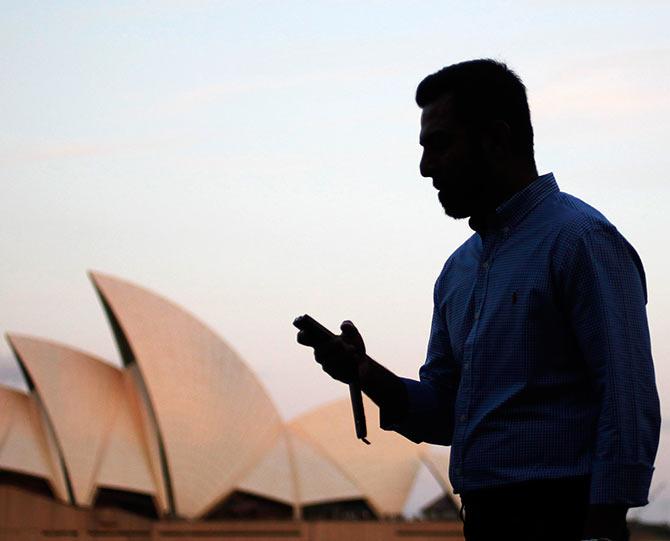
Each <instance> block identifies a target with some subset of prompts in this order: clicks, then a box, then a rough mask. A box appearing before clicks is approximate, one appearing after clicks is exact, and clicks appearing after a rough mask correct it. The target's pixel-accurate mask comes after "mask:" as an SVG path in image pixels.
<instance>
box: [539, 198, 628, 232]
mask: <svg viewBox="0 0 670 541" xmlns="http://www.w3.org/2000/svg"><path fill="white" fill-rule="evenodd" d="M546 207H547V208H546V209H543V210H544V211H545V212H544V216H545V217H546V218H547V219H548V220H550V221H551V223H552V224H553V225H554V227H555V228H556V230H557V231H558V232H561V233H563V236H564V237H567V238H575V237H580V236H582V235H584V234H586V233H588V232H590V231H594V230H597V229H616V228H615V227H614V225H613V224H612V222H610V221H609V220H608V219H607V217H606V216H605V215H604V214H603V213H602V212H600V211H599V210H598V209H596V208H595V207H593V206H591V205H590V204H588V203H587V202H585V201H583V200H582V199H580V198H578V197H575V196H574V195H571V194H569V193H566V192H559V193H557V194H556V197H554V198H551V199H550V200H549V201H547V205H546Z"/></svg>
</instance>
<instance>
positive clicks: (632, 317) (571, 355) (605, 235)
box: [298, 60, 660, 541]
mask: <svg viewBox="0 0 670 541" xmlns="http://www.w3.org/2000/svg"><path fill="white" fill-rule="evenodd" d="M416 101H417V103H418V105H419V106H420V107H421V109H422V114H421V134H420V144H421V146H422V147H423V156H422V158H421V174H422V176H424V177H428V178H431V179H432V182H433V186H434V187H435V188H436V189H437V190H438V197H439V200H440V203H441V204H442V206H443V207H444V210H445V212H446V213H447V214H448V215H449V216H451V217H453V218H457V219H458V218H466V217H469V218H470V219H469V225H470V227H471V228H472V229H473V230H474V231H475V233H474V234H473V235H472V236H471V237H470V238H469V239H468V240H467V241H465V243H464V244H463V245H461V246H460V247H459V248H458V249H457V250H456V251H455V252H454V253H453V254H452V255H451V256H450V257H449V259H447V261H446V263H445V265H444V268H443V270H442V272H441V273H440V275H439V277H438V279H437V282H436V284H435V290H434V312H433V320H432V328H431V334H430V339H429V344H428V353H427V359H426V361H425V363H424V364H423V366H422V367H421V369H420V371H419V376H420V380H419V381H416V380H411V379H406V378H400V377H398V376H396V375H395V374H393V373H391V372H390V371H389V370H387V369H386V368H384V367H383V366H381V365H380V364H378V363H377V362H375V361H374V360H372V359H371V358H370V357H369V356H367V355H366V353H365V346H364V343H363V339H362V338H361V336H360V334H359V333H358V331H357V330H356V328H355V327H354V325H353V324H352V323H351V322H349V321H345V322H344V323H343V324H342V326H341V330H342V334H341V335H340V336H339V337H337V338H336V339H334V340H333V341H332V342H331V343H329V344H326V345H323V346H316V347H315V346H313V344H314V342H313V340H312V339H311V338H312V337H310V335H309V333H305V331H301V332H300V333H299V334H298V341H299V342H300V343H302V344H305V345H312V346H313V347H315V351H314V354H315V358H316V360H317V362H319V363H320V364H321V365H322V366H323V369H324V370H325V371H326V372H327V373H329V374H330V375H331V376H332V377H334V378H336V379H338V380H340V381H343V382H345V383H349V382H350V381H352V379H354V378H358V379H359V381H360V384H361V387H362V389H363V391H364V392H365V393H366V394H367V395H368V396H370V398H371V399H372V400H373V401H374V402H375V403H376V404H377V405H378V406H379V407H380V417H381V426H382V428H384V429H386V430H395V431H397V432H399V433H400V434H403V435H404V436H405V437H407V438H409V439H410V440H412V441H414V442H417V443H418V442H422V441H425V442H429V443H436V444H441V445H451V460H450V466H449V478H450V480H451V483H452V485H453V487H454V490H455V491H456V492H457V493H459V494H460V495H461V498H462V502H463V509H462V511H464V513H461V515H463V514H464V530H465V536H466V538H467V539H468V540H469V541H475V540H477V541H478V540H483V539H485V540H489V539H491V540H493V539H496V540H497V539H514V540H524V539H527V540H549V539H556V540H559V539H560V540H561V541H567V540H573V539H574V540H578V539H586V538H598V537H601V538H609V539H613V540H617V541H618V540H625V539H628V530H627V528H626V512H627V510H628V508H629V507H636V506H641V505H645V504H646V503H648V501H647V495H648V490H649V484H650V482H651V477H652V471H653V463H654V458H655V455H656V450H657V446H658V437H659V430H660V413H659V401H658V394H657V391H656V385H655V381H654V369H653V363H652V358H651V348H650V341H649V332H648V326H647V319H646V309H645V305H646V301H647V292H646V283H645V274H644V269H643V267H642V263H641V261H640V258H639V257H638V255H637V253H636V252H635V250H634V249H633V247H632V246H631V245H630V244H629V243H628V242H627V241H626V239H624V237H623V236H622V235H621V234H620V233H619V232H618V231H617V229H616V228H615V227H614V226H613V225H612V224H611V223H610V222H609V221H608V220H607V219H606V218H605V217H604V216H603V215H602V214H601V213H600V212H598V211H597V210H596V209H594V208H593V207H591V206H589V205H587V204H586V203H584V202H583V201H581V200H579V199H577V198H576V197H573V196H572V195H569V194H567V193H563V192H561V191H560V190H559V187H558V185H557V183H556V180H555V178H554V176H553V174H551V173H549V174H545V175H542V176H538V174H537V170H536V167H535V160H534V156H533V129H532V126H531V122H530V113H529V110H528V103H527V98H526V90H525V87H524V85H523V83H522V82H521V80H520V79H519V78H518V77H517V76H516V74H515V73H514V72H512V71H511V70H509V69H508V68H507V66H505V65H504V64H502V63H498V62H495V61H492V60H474V61H469V62H463V63H460V64H455V65H452V66H448V67H446V68H444V69H442V70H440V71H438V72H437V73H434V74H432V75H429V76H428V77H426V78H425V79H424V80H423V81H422V82H421V84H420V85H419V87H418V89H417V93H416ZM371 452H373V449H371Z"/></svg>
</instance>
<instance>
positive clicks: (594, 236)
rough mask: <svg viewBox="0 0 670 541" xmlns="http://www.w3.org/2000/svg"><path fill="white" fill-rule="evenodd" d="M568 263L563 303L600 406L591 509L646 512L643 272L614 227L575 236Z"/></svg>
mask: <svg viewBox="0 0 670 541" xmlns="http://www.w3.org/2000/svg"><path fill="white" fill-rule="evenodd" d="M566 261H567V263H566V265H565V266H564V268H563V270H562V277H563V287H564V291H563V294H564V299H563V302H566V303H567V306H566V308H567V312H568V317H569V320H570V325H571V330H572V332H573V334H574V337H575V339H576V341H577V344H578V347H579V350H580V352H581V354H582V356H583V359H584V361H585V363H586V368H587V370H588V373H589V374H590V377H591V378H592V381H593V389H594V392H595V393H596V395H597V397H598V399H599V402H600V413H599V417H598V420H597V425H596V431H595V446H594V454H593V462H592V472H591V492H590V503H591V504H624V505H627V506H629V507H637V506H641V505H646V504H647V503H648V499H647V497H648V492H649V485H650V483H651V477H652V473H653V470H654V467H653V464H654V459H655V456H656V451H657V448H658V440H659V433H660V406H659V399H658V392H657V389H656V383H655V376H654V366H653V361H652V357H651V344H650V338H649V329H648V324H647V315H646V308H645V305H646V302H647V291H646V281H645V274H644V268H643V266H642V262H641V261H640V258H639V256H638V254H637V253H636V251H635V249H634V248H633V247H632V246H631V245H630V244H629V243H628V242H627V241H626V239H625V238H624V237H623V236H622V235H621V234H620V233H619V232H618V231H617V230H616V228H614V226H610V227H606V226H598V227H597V228H595V229H592V230H589V231H587V232H586V233H584V234H582V235H580V237H579V238H578V239H577V240H576V241H575V242H574V243H572V246H571V257H569V258H566Z"/></svg>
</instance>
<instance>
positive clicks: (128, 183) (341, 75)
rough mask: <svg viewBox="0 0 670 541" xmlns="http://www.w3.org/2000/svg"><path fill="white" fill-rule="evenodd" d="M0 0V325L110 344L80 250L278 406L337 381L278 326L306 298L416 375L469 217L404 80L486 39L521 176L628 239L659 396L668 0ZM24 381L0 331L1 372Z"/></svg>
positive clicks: (289, 411) (668, 299) (666, 502)
mask: <svg viewBox="0 0 670 541" xmlns="http://www.w3.org/2000/svg"><path fill="white" fill-rule="evenodd" d="M2 13H3V16H2V18H1V19H0V43H1V50H2V54H0V70H1V71H2V85H0V117H1V118H2V123H1V127H0V168H1V171H2V176H1V177H0V178H1V180H0V182H1V183H2V192H1V193H2V197H1V198H0V242H1V243H2V248H3V253H2V259H1V260H0V283H2V288H0V306H1V307H2V308H1V309H0V330H2V332H17V333H26V334H32V335H35V336H38V337H43V338H48V339H52V340H56V341H59V342H63V343H65V344H68V345H71V346H75V347H77V348H80V349H83V350H85V351H89V352H91V353H94V354H97V355H99V356H101V357H103V358H105V359H107V360H109V362H111V363H113V364H115V365H119V366H120V365H121V362H120V357H119V354H118V351H117V349H116V346H115V344H114V341H113V337H112V334H111V332H110V329H109V326H108V323H107V321H106V319H105V316H104V313H103V311H102V309H101V306H100V304H99V302H98V299H97V297H96V295H95V293H94V290H93V287H92V285H91V284H90V282H89V280H88V278H87V276H86V271H87V270H89V269H90V270H98V271H101V272H104V273H108V274H111V275H114V276H117V277H120V278H123V279H127V280H130V281H133V282H135V283H137V284H139V285H142V286H144V287H146V288H149V289H151V290H152V291H155V292H157V293H159V294H161V295H164V296H165V297H167V298H169V299H171V300H173V301H174V302H176V303H178V304H179V305H181V306H182V307H184V308H186V309H187V310H189V311H190V312H192V313H193V314H195V315H196V316H197V317H198V318H199V319H201V320H202V321H203V322H205V323H206V324H208V325H209V326H210V327H211V328H212V329H214V330H215V331H216V332H217V333H218V334H219V335H220V336H222V337H223V338H224V339H225V340H226V341H227V342H228V343H229V344H231V345H232V346H233V347H234V348H235V349H236V350H237V351H238V352H239V353H240V354H241V355H242V357H243V358H244V359H245V360H246V362H247V363H248V365H249V366H250V367H251V368H252V369H253V370H254V371H255V372H256V373H257V374H258V375H259V377H260V379H261V380H262V382H263V383H264V385H265V386H266V388H267V389H268V391H269V393H270V395H271V396H272V398H273V399H274V401H275V403H276V405H277V407H278V409H279V411H280V412H281V413H282V415H283V416H284V418H285V419H290V418H291V417H294V416H295V415H297V414H299V413H302V412H304V411H306V410H307V409H309V408H312V407H314V406H317V405H319V404H322V403H324V402H325V401H328V400H331V399H334V398H339V397H344V396H346V394H347V391H346V388H345V387H344V386H343V385H342V384H339V383H337V382H334V381H331V380H330V378H328V377H327V376H326V375H325V374H323V373H322V371H321V370H320V368H319V367H318V366H317V365H316V364H315V363H314V362H313V360H312V357H311V354H310V351H309V350H306V349H304V348H302V347H300V346H298V345H297V344H296V343H295V332H294V329H293V327H292V326H291V321H292V320H293V318H294V317H295V316H297V315H299V314H302V313H309V314H311V315H313V316H314V317H316V318H317V319H319V320H321V321H322V323H324V324H326V325H327V326H329V327H330V328H331V329H333V330H336V329H337V328H338V325H339V323H340V322H341V321H342V320H343V319H351V320H352V321H354V323H356V325H357V326H358V328H359V329H360V331H361V333H362V334H363V336H364V338H365V340H366V344H367V348H368V353H369V354H370V355H371V356H372V357H373V358H375V359H376V360H378V361H380V362H382V363H383V364H385V365H386V366H388V367H389V368H391V369H392V370H394V371H396V372H397V373H399V374H400V375H403V376H409V377H417V371H418V368H419V366H420V365H421V364H422V362H423V359H424V356H425V350H426V344H427V339H428V331H429V325H430V317H431V311H432V290H433V285H434V281H435V279H436V277H437V275H438V273H439V271H440V269H441V267H442V265H443V263H444V261H445V260H446V258H447V257H448V256H449V255H450V254H451V253H452V252H453V251H454V250H455V249H456V248H457V247H458V246H459V245H460V244H461V243H462V242H464V241H465V240H466V239H467V238H468V237H469V236H470V235H471V234H472V233H473V232H472V230H470V229H469V227H468V224H467V220H460V221H455V220H453V219H451V218H448V217H447V216H445V215H444V212H443V210H442V208H441V206H440V204H439V202H438V199H437V192H436V191H435V190H434V189H433V187H432V185H431V183H430V181H429V180H427V179H423V178H421V176H420V175H419V171H418V162H419V157H420V147H419V145H418V128H419V114H420V110H419V109H418V108H417V106H416V105H415V103H414V91H415V89H416V85H417V84H418V82H419V81H420V80H421V79H422V78H423V77H424V76H425V75H427V74H428V73H431V72H434V71H436V70H437V69H439V68H441V67H443V66H444V65H447V64H451V63H454V62H458V61H462V60H467V59H472V58H480V57H491V58H495V59H498V60H502V61H505V62H506V63H507V64H508V65H509V66H510V67H511V68H512V69H514V70H515V71H516V72H517V73H518V74H519V75H520V76H521V78H522V79H523V81H524V82H525V84H526V86H527V88H528V96H529V101H530V108H531V115H532V121H533V125H534V130H535V150H536V162H537V165H538V170H539V172H540V174H542V173H547V172H553V173H554V174H555V176H556V180H557V182H558V184H559V186H560V188H561V189H562V190H563V191H565V192H568V193H570V194H572V195H574V196H576V197H579V198H580V199H583V200H584V201H586V202H587V203H589V204H591V205H593V206H595V207H596V208H598V209H599V210H600V211H601V212H603V213H604V214H605V216H606V217H607V218H608V219H609V220H610V221H611V222H612V223H614V225H616V226H617V228H618V229H619V230H620V231H621V233H622V234H623V235H624V236H625V237H626V238H627V239H628V240H629V242H630V243H631V244H632V245H633V246H634V247H635V248H636V250H637V251H638V253H639V254H640V257H641V259H642V261H643V264H644V267H645V270H646V275H647V287H648V293H649V303H648V306H647V308H648V317H649V324H650V331H651V337H652V346H653V354H654V361H655V367H656V375H657V382H658V387H659V392H660V394H661V402H662V410H663V414H664V416H665V417H667V418H668V419H670V399H668V397H670V366H669V364H668V360H669V359H670V332H668V331H669V330H670V329H669V327H668V323H667V314H668V313H670V285H669V281H668V279H667V276H668V272H669V271H670V265H669V262H670V259H669V257H668V253H667V248H666V245H667V230H668V225H670V223H669V219H668V212H669V210H668V209H670V188H669V187H668V180H667V178H666V177H667V171H668V166H669V165H670V153H669V152H668V150H667V144H668V127H669V126H670V32H668V22H669V21H670V3H668V2H662V1H658V2H653V1H649V2H640V1H638V2H620V1H617V0H613V1H612V0H611V1H608V2H602V1H588V0H586V1H571V0H568V1H566V0H563V1H561V2H558V1H555V2H550V1H543V2H531V1H517V2H502V1H498V2H495V1H488V2H476V1H469V2H445V1H444V0H443V1H440V2H429V1H425V2H409V1H407V2H389V1H386V2H381V1H370V2H362V1H360V0H359V1H356V2H354V1H351V2H348V1H337V2H336V1H314V0H312V1H304V2H303V1H281V2H270V1H265V2H260V1H242V0H240V1H237V2H233V1H220V2H207V1H164V2H153V1H147V2H136V3H133V2H114V3H102V2H100V3H97V2H78V3H77V2H59V3H47V2H29V1H21V2H6V1H5V2H2ZM20 378H21V377H20V374H19V371H18V368H17V366H16V362H15V360H14V359H13V357H12V355H11V351H10V349H9V346H8V345H7V343H6V342H4V341H3V342H2V343H1V344H0V381H3V382H5V383H6V384H9V385H13V386H21V385H22V383H21V379H20ZM665 426H666V427H667V428H666V429H665V430H664V436H663V442H662V446H661V449H660V451H659V459H658V462H657V471H656V474H655V479H654V484H653V485H652V492H653V493H654V494H658V500H657V501H656V502H655V504H654V506H649V507H648V508H646V509H644V510H642V511H640V516H641V517H646V518H648V519H654V520H664V521H670V489H664V488H663V486H664V485H663V483H670V458H669V457H668V456H667V455H668V451H664V449H667V447H668V445H670V431H668V428H670V423H667V422H666V424H665ZM666 440H667V442H666ZM669 486H670V485H669ZM654 490H655V491H656V492H654ZM645 513H646V515H645Z"/></svg>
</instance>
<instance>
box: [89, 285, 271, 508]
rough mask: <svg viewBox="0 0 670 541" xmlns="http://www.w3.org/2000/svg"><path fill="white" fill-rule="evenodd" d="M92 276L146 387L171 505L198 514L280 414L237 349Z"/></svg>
mask: <svg viewBox="0 0 670 541" xmlns="http://www.w3.org/2000/svg"><path fill="white" fill-rule="evenodd" d="M91 279H92V280H93V283H94V285H95V287H96V289H97V290H98V293H99V294H100V297H101V299H102V301H103V303H104V304H105V305H106V309H107V312H108V316H109V317H110V320H111V323H112V326H113V327H116V330H117V341H119V342H121V343H120V344H119V345H120V349H121V350H122V352H123V351H124V347H125V346H124V345H123V342H124V341H125V342H127V344H128V348H129V350H130V351H129V352H128V351H126V353H125V355H126V356H128V355H129V353H130V354H132V357H133V358H134V360H135V361H136V362H137V366H138V368H139V374H140V376H141V379H142V381H143V383H144V385H145V386H146V390H147V394H148V398H149V402H150V404H151V407H152V408H153V411H154V413H155V417H156V421H157V424H158V430H159V433H160V436H161V438H162V443H163V446H164V449H165V456H166V463H167V464H166V466H167V470H168V472H169V479H170V481H171V488H172V493H173V498H174V507H175V512H176V513H177V514H178V515H180V516H184V517H186V518H198V517H201V516H203V515H205V514H206V513H207V512H208V511H210V510H211V509H213V508H214V507H216V505H217V504H218V503H219V502H220V501H221V500H222V499H224V498H225V497H226V496H228V495H229V494H230V493H231V492H232V491H233V490H234V488H235V487H236V485H237V484H238V483H239V482H240V480H241V479H242V478H244V477H245V475H247V474H248V472H249V471H250V470H251V469H252V468H253V467H254V466H255V465H256V464H257V463H258V461H259V460H260V459H261V458H262V457H263V456H265V455H266V454H267V453H268V451H269V450H270V448H271V447H272V446H273V444H274V443H275V441H276V438H277V435H278V434H279V433H280V431H281V427H282V423H281V419H280V417H279V414H278V412H277V410H276V408H275V406H274V404H273V403H272V401H271V400H270V398H269V396H268V394H267V393H266V391H265V389H264V388H263V386H262V385H261V383H260V381H259V380H258V378H257V377H256V376H255V375H254V374H253V373H252V372H251V371H250V370H249V368H248V367H247V366H246V365H245V363H244V362H243V361H242V360H241V358H240V357H239V355H238V354H237V353H236V352H235V351H233V349H232V348H231V347H230V346H228V344H226V343H225V342H224V341H223V340H222V339H221V338H220V337H219V336H217V335H216V334H215V333H214V332H213V331H212V330H210V329H209V328H208V327H207V326H205V325H204V324H203V323H201V322H200V321H198V320H197V319H196V318H195V317H194V316H193V315H191V314H190V313H188V312H186V311H185V310H183V309H182V308H180V307H179V306H177V305H175V304H174V303H172V302H170V301H168V300H167V299H164V298H163V297H160V296H158V295H156V294H155V293H152V292H150V291H147V290H146V289H144V288H141V287H139V286H137V285H134V284H131V283H129V282H126V281H123V280H119V279H117V278H113V277H111V276H107V275H103V274H100V273H97V272H96V273H91ZM119 333H120V334H121V336H119ZM125 360H126V362H130V363H132V361H133V359H132V358H126V359H125Z"/></svg>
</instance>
